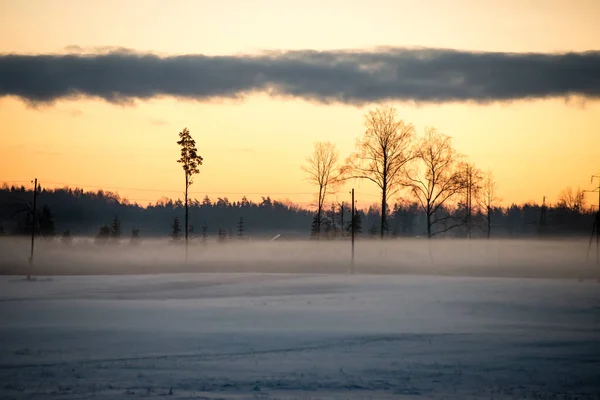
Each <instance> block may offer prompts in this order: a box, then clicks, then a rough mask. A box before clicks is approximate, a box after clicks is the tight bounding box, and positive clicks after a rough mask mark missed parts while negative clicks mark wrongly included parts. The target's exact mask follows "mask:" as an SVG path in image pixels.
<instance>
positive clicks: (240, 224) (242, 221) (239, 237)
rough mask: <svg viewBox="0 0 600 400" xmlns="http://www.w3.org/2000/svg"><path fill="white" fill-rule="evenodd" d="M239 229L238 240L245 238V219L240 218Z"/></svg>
mask: <svg viewBox="0 0 600 400" xmlns="http://www.w3.org/2000/svg"><path fill="white" fill-rule="evenodd" d="M237 228H238V229H237V235H238V239H243V238H244V218H243V217H240V220H239V221H238V226H237Z"/></svg>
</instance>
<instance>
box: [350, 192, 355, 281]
mask: <svg viewBox="0 0 600 400" xmlns="http://www.w3.org/2000/svg"><path fill="white" fill-rule="evenodd" d="M351 221H352V223H351V227H350V230H351V232H352V264H351V266H352V267H351V269H350V272H351V273H354V227H355V226H356V211H355V208H354V188H352V220H351Z"/></svg>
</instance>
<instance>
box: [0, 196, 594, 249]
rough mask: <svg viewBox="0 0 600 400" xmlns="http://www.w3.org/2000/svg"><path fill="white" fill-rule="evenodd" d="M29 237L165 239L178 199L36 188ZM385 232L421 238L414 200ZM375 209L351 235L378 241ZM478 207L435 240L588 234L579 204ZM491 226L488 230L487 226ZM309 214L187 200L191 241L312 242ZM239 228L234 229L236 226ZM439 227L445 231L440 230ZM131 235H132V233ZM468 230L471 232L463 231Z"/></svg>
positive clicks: (17, 221)
mask: <svg viewBox="0 0 600 400" xmlns="http://www.w3.org/2000/svg"><path fill="white" fill-rule="evenodd" d="M32 197H33V192H32V190H29V189H26V188H25V187H14V186H12V187H8V186H6V185H4V186H3V187H2V188H0V205H1V206H0V233H1V234H10V235H28V234H31V229H32V221H33V218H32V207H31V203H32ZM37 203H38V207H37V218H36V219H37V221H36V228H35V229H36V232H37V233H38V234H40V235H41V236H46V237H54V236H63V235H65V233H66V235H65V236H93V237H97V236H99V235H100V236H101V237H102V236H110V233H109V232H110V230H112V231H115V230H116V229H117V227H116V225H115V221H118V224H119V225H118V231H119V236H120V237H123V238H127V237H130V236H132V235H133V236H134V237H140V238H144V237H156V236H172V234H173V226H174V219H175V218H178V219H179V220H181V219H182V217H183V215H184V204H183V202H182V201H181V200H171V199H166V198H165V199H162V200H160V201H157V202H156V203H154V204H152V205H149V206H147V207H142V206H140V205H138V204H135V203H130V202H129V201H127V200H126V199H123V198H121V197H120V196H119V195H118V194H117V193H113V192H108V191H102V190H100V191H96V192H86V191H84V190H82V189H71V188H64V189H44V188H40V189H39V191H38V197H37ZM389 208H390V211H389V215H388V218H387V219H386V227H385V232H386V236H388V237H427V215H426V213H425V212H424V211H423V208H422V207H421V206H420V205H419V204H418V203H416V202H411V201H408V200H406V201H402V202H398V203H396V204H394V205H393V206H391V207H389ZM380 211H381V207H380V206H378V205H373V206H371V207H369V208H367V209H365V210H358V211H357V215H356V217H355V218H356V222H355V223H356V234H357V236H358V237H359V238H370V237H378V236H379V234H380V229H379V228H380V226H379V224H380V221H381V212H380ZM487 211H488V210H485V212H483V211H480V209H479V208H477V209H474V210H472V211H471V212H469V211H468V209H467V208H466V207H464V206H463V205H462V203H460V202H459V203H458V204H455V205H453V206H452V207H450V206H443V207H440V208H439V209H438V210H437V213H436V218H437V219H438V220H439V221H443V222H440V226H439V227H438V230H439V231H440V232H441V233H440V234H439V235H436V237H452V238H461V237H462V238H464V237H468V236H469V235H470V236H471V237H475V238H477V237H487V235H488V229H489V230H490V231H489V233H490V235H491V237H496V238H498V237H544V236H589V235H590V234H591V229H592V225H593V222H594V216H595V215H594V212H592V211H591V210H590V209H589V208H586V207H582V205H581V204H580V203H578V202H569V201H564V200H561V201H560V202H559V203H558V204H555V205H551V206H547V205H539V204H524V205H511V206H510V207H492V208H490V210H489V215H488V212H487ZM351 218H352V216H351V215H350V208H349V204H345V203H336V204H329V205H324V206H323V215H322V217H321V220H320V227H321V229H320V238H321V239H335V238H340V237H347V236H349V234H350V226H351V225H350V223H351ZM490 221H491V224H490V225H489V226H488V222H490ZM314 224H315V213H314V211H310V210H306V209H303V208H301V207H298V206H296V205H294V204H291V203H289V202H283V201H278V200H273V199H271V198H270V197H263V198H262V200H261V201H260V202H253V201H249V200H248V199H246V198H245V197H243V198H242V199H240V200H237V201H230V200H229V199H227V198H226V197H223V198H215V199H211V198H209V197H208V196H206V197H204V198H203V199H202V200H197V199H192V200H191V201H190V233H191V235H192V237H200V236H201V235H202V236H204V237H206V236H208V237H217V236H219V237H224V236H227V237H236V236H238V235H239V231H240V229H241V230H242V231H243V235H244V236H246V237H260V236H265V237H268V236H273V235H275V234H278V233H282V234H284V235H287V236H289V237H296V238H309V237H311V234H312V236H313V237H314ZM240 225H241V227H240ZM311 227H312V228H313V229H311ZM445 227H452V229H447V230H445V231H444V228H445ZM134 231H136V232H134ZM469 232H470V233H469Z"/></svg>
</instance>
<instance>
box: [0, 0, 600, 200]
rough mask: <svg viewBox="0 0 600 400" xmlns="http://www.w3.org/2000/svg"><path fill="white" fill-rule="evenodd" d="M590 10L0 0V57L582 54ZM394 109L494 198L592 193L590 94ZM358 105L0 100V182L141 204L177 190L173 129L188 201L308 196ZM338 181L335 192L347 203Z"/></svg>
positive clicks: (368, 190) (594, 17)
mask: <svg viewBox="0 0 600 400" xmlns="http://www.w3.org/2000/svg"><path fill="white" fill-rule="evenodd" d="M167 4H169V6H168V7H167V6H166V5H167ZM300 4H302V5H300ZM599 20H600V2H597V1H571V2H568V1H537V0H532V1H527V2H523V1H513V0H511V1H504V2H496V1H495V2H485V1H475V0H473V1H466V0H465V1H445V0H439V1H428V2H423V4H420V5H417V3H416V2H413V1H368V2H367V1H357V2H347V1H337V0H334V1H327V2H323V1H319V2H317V1H305V2H302V3H298V2H291V1H275V0H273V1H264V0H258V1H252V2H247V1H233V0H230V1H222V2H216V1H212V2H206V1H192V0H190V1H172V2H168V3H167V2H165V1H150V0H149V1H127V2H121V1H112V0H104V1H95V0H89V1H77V0H73V1H66V0H62V1H60V0H54V1H41V0H40V1H22V0H21V1H7V0H0V53H21V54H23V53H36V54H37V53H58V52H64V51H65V48H66V47H67V46H75V45H76V46H80V47H82V48H86V49H93V48H95V47H103V46H118V47H125V48H131V49H135V50H139V51H151V52H156V53H159V54H169V55H170V54H185V53H200V54H211V55H212V54H223V55H226V54H236V53H251V52H256V51H259V50H264V49H284V50H293V49H315V50H327V49H344V48H349V49H353V48H368V47H373V46H428V47H442V48H454V49H462V50H484V51H514V52H555V51H584V50H590V49H598V44H599V43H600V42H599V39H600V24H598V23H597V21H599ZM394 105H395V106H396V107H397V108H398V110H399V113H400V115H401V117H402V118H403V119H405V120H407V121H409V122H412V123H414V124H415V125H416V127H417V129H418V131H420V132H422V131H423V129H424V128H425V127H426V126H428V125H431V126H435V127H437V128H438V129H439V130H440V131H442V132H444V133H446V134H449V135H451V136H453V137H454V143H455V146H456V148H457V149H458V150H459V151H460V152H462V153H465V154H466V155H468V156H469V158H470V159H471V160H472V161H473V162H474V163H475V164H476V165H478V166H479V167H480V168H482V169H488V168H490V169H492V170H493V172H494V173H495V175H496V178H497V181H498V186H499V187H498V189H499V194H500V196H501V197H502V198H503V200H504V203H510V202H517V203H521V202H524V201H529V200H533V201H541V198H542V196H544V195H545V196H547V197H548V199H549V200H550V201H554V200H556V197H557V195H558V193H559V192H560V190H561V189H562V188H563V187H565V186H573V187H577V186H581V187H582V188H586V189H587V188H590V187H591V185H590V184H589V179H590V175H591V174H593V173H594V174H597V173H599V172H600V103H599V102H591V101H588V102H585V103H581V102H579V101H577V100H574V101H569V102H568V101H566V100H564V99H555V100H543V101H542V100H539V101H519V102H513V103H502V104H494V105H486V106H483V105H474V104H444V105H426V106H425V105H424V106H419V107H417V106H413V105H406V104H400V103H398V104H394ZM365 112H366V108H359V107H351V106H343V105H318V104H311V103H309V102H306V101H302V100H281V99H271V98H268V97H267V96H264V95H253V96H251V97H247V98H245V99H244V100H243V101H240V102H232V101H224V102H220V103H219V104H215V103H212V104H210V103H200V102H193V101H181V100H175V99H170V98H165V99H154V100H151V101H148V102H138V103H137V104H136V105H131V106H116V105H112V104H108V103H106V102H103V101H98V100H90V99H79V100H68V101H66V100H62V101H59V102H57V103H55V104H54V105H51V106H42V107H38V108H32V107H29V106H27V105H25V104H24V103H23V102H22V101H21V100H18V99H14V98H1V99H0V135H1V136H0V181H29V180H31V179H32V178H34V177H38V178H39V179H40V181H41V182H42V184H44V183H45V182H57V183H60V184H62V183H68V184H79V185H89V188H92V187H91V186H103V187H106V188H143V189H150V190H152V191H138V190H132V189H128V190H118V191H119V192H120V193H121V194H122V195H125V196H126V197H128V198H130V199H131V200H134V201H138V202H140V203H144V204H145V203H147V202H148V201H155V200H156V199H158V198H159V197H161V196H162V195H166V196H169V197H177V196H178V195H180V193H181V189H182V186H183V185H182V181H183V180H182V177H183V174H182V170H181V166H180V165H179V164H177V163H176V160H177V158H178V148H177V145H176V141H177V133H178V132H179V131H180V130H181V129H182V128H183V127H188V128H189V129H190V131H191V133H192V136H193V137H194V138H195V139H196V141H197V144H198V148H199V152H200V154H201V155H202V156H203V157H204V159H205V165H204V166H203V167H202V171H201V175H200V176H198V177H197V178H196V183H195V184H194V185H193V186H192V192H194V193H196V196H197V197H198V198H201V197H203V195H204V193H209V194H210V195H211V197H213V198H216V197H217V196H219V195H222V196H224V195H227V196H228V197H229V198H230V199H232V200H233V199H239V198H240V197H241V196H242V194H243V193H248V194H250V195H249V196H248V197H250V198H254V199H258V198H259V195H258V194H264V195H271V196H272V197H275V198H290V199H292V200H293V201H295V202H298V203H300V204H307V203H309V202H310V200H311V197H312V196H311V194H310V193H311V192H312V188H311V186H310V185H309V184H308V183H307V182H306V181H305V180H304V173H303V172H302V171H301V169H300V166H301V165H302V164H303V163H304V159H305V157H306V156H307V155H308V154H309V153H310V151H311V149H312V143H313V142H314V141H316V140H330V141H332V142H334V143H336V144H337V146H338V148H339V149H340V152H341V154H342V156H345V155H347V154H348V153H350V152H351V150H352V148H353V145H354V140H355V138H356V137H357V136H358V135H360V134H361V133H362V131H363V115H364V113H365ZM47 186H56V185H54V184H52V185H51V184H47ZM58 186H62V185H58ZM85 187H86V186H84V188H85ZM354 187H356V188H357V191H358V192H359V193H360V196H359V197H360V200H361V202H362V203H363V204H365V203H372V202H376V201H377V193H378V191H377V188H376V187H374V186H373V185H372V184H371V183H369V182H361V183H354ZM346 189H347V188H344V190H343V194H340V195H338V196H337V198H338V200H347V197H348V195H347V194H346V192H347V190H346ZM162 190H164V192H161V191H162ZM253 194H256V195H253ZM333 199H334V198H332V200H333ZM590 200H592V199H591V198H590Z"/></svg>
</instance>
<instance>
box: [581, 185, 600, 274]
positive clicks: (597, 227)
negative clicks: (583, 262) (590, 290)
mask: <svg viewBox="0 0 600 400" xmlns="http://www.w3.org/2000/svg"><path fill="white" fill-rule="evenodd" d="M594 178H597V179H598V187H597V188H596V189H595V190H584V192H587V193H594V192H598V209H597V210H596V216H595V217H594V225H593V227H592V235H591V236H590V244H589V246H588V253H587V257H586V259H587V258H589V256H590V250H591V248H592V240H593V239H594V233H595V234H596V266H600V175H592V179H591V180H590V182H591V183H593V182H594ZM598 280H599V281H600V276H599V277H598Z"/></svg>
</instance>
